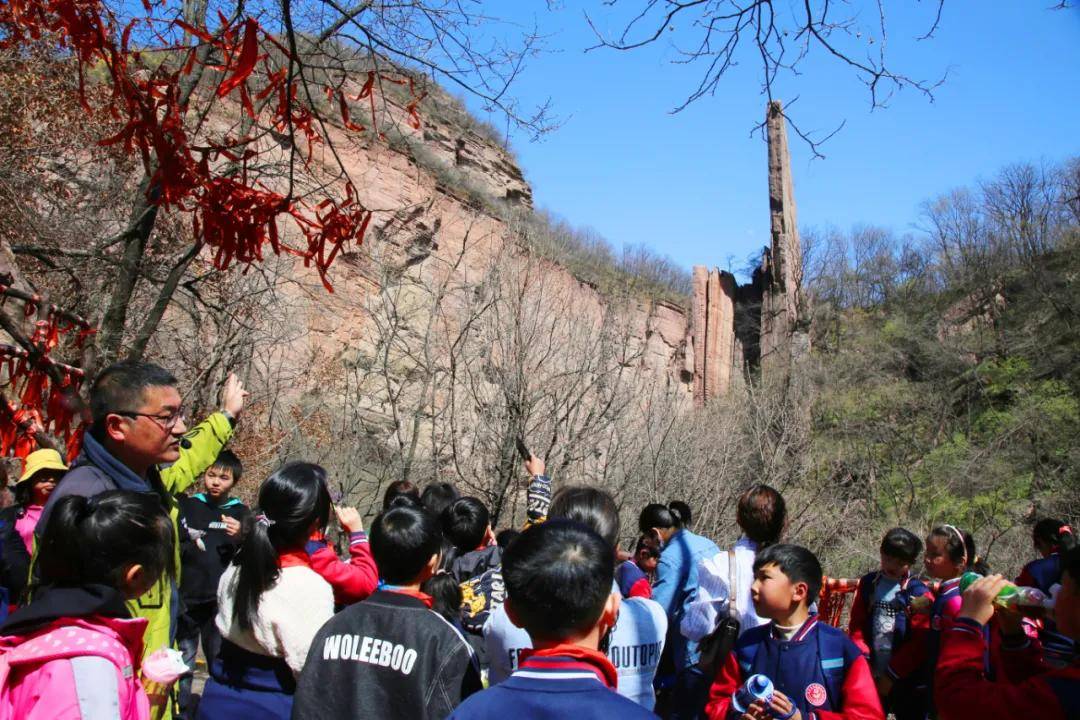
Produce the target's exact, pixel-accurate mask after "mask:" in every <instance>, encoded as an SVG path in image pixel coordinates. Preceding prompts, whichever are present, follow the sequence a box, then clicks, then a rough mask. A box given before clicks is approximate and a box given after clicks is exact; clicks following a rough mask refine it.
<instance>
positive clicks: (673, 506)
mask: <svg viewBox="0 0 1080 720" xmlns="http://www.w3.org/2000/svg"><path fill="white" fill-rule="evenodd" d="M667 506H668V510H670V511H671V512H673V513H675V514H677V515H678V516H679V519H680V520H682V526H683V527H690V524H691V523H692V522H694V516H693V514H692V513H691V512H690V506H689V505H687V504H686V503H684V502H683V501H682V500H672V501H671V502H669V503H668V504H667Z"/></svg>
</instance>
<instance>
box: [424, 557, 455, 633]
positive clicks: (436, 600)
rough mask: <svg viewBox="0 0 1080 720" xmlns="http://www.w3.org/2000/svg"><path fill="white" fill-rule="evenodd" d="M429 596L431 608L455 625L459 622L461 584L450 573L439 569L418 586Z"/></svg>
mask: <svg viewBox="0 0 1080 720" xmlns="http://www.w3.org/2000/svg"><path fill="white" fill-rule="evenodd" d="M420 590H421V592H426V593H427V594H428V595H430V596H431V609H432V610H434V611H435V612H437V613H439V614H440V615H442V616H443V617H444V618H446V619H447V620H448V621H449V622H450V623H451V624H453V625H455V626H457V625H459V624H460V623H461V585H460V584H458V581H457V580H456V579H454V576H453V575H451V574H450V573H448V572H446V571H443V570H440V571H439V572H437V573H436V574H434V575H432V576H431V577H429V578H428V579H427V580H425V581H424V583H423V584H422V585H421V586H420Z"/></svg>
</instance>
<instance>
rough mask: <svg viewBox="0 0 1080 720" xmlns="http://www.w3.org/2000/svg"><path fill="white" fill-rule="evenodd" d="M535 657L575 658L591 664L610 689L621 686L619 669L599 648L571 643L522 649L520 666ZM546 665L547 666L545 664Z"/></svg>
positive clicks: (523, 665)
mask: <svg viewBox="0 0 1080 720" xmlns="http://www.w3.org/2000/svg"><path fill="white" fill-rule="evenodd" d="M534 657H535V658H547V657H564V658H573V659H574V660H577V661H579V662H580V663H582V664H585V665H589V666H590V669H592V670H593V671H595V672H596V673H597V675H598V676H599V677H598V679H599V680H601V681H603V683H604V684H605V685H607V686H608V687H609V688H610V689H612V690H615V689H617V688H618V687H619V673H618V671H616V670H615V666H614V665H612V664H611V661H610V660H608V657H607V655H605V654H604V653H602V652H600V651H599V650H589V649H588V648H583V647H581V646H580V645H570V644H562V645H556V646H555V647H550V648H544V649H543V650H533V649H532V648H528V649H524V650H522V651H521V662H520V665H519V667H525V666H526V665H527V663H528V660H529V658H534ZM545 667H547V666H546V665H545Z"/></svg>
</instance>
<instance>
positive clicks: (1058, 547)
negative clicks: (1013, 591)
mask: <svg viewBox="0 0 1080 720" xmlns="http://www.w3.org/2000/svg"><path fill="white" fill-rule="evenodd" d="M1031 539H1032V541H1033V542H1034V543H1035V549H1036V550H1037V551H1038V552H1039V554H1040V555H1041V556H1042V557H1041V558H1039V559H1038V560H1032V561H1031V562H1029V563H1028V564H1027V565H1025V566H1024V569H1023V570H1021V571H1020V576H1019V577H1018V578H1017V579H1016V584H1017V585H1020V586H1022V587H1034V588H1038V589H1040V590H1042V591H1043V592H1044V593H1046V594H1047V595H1053V594H1054V593H1053V590H1054V587H1055V586H1060V585H1061V583H1062V571H1063V567H1062V564H1063V563H1062V558H1063V557H1064V556H1065V555H1066V554H1067V553H1069V552H1070V551H1071V550H1073V549H1075V548H1076V547H1077V542H1076V535H1075V534H1074V533H1073V529H1072V528H1071V527H1069V525H1068V524H1067V523H1065V522H1062V521H1061V520H1057V519H1055V518H1043V519H1042V520H1040V521H1039V522H1037V523H1035V527H1034V528H1032V530H1031ZM1035 627H1036V629H1037V631H1038V636H1039V642H1040V643H1041V644H1042V648H1043V659H1044V660H1045V661H1046V663H1047V664H1049V665H1052V666H1055V667H1065V666H1067V665H1070V664H1072V663H1073V661H1074V660H1075V647H1076V644H1075V642H1073V641H1072V640H1070V639H1068V638H1066V637H1064V636H1062V634H1061V632H1060V629H1059V628H1058V627H1057V623H1056V621H1055V619H1054V618H1053V617H1045V618H1042V619H1041V620H1039V621H1038V622H1037V623H1036V625H1035Z"/></svg>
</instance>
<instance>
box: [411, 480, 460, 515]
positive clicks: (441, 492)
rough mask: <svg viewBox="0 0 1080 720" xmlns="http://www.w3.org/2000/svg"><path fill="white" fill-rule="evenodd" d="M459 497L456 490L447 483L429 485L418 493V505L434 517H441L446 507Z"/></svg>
mask: <svg viewBox="0 0 1080 720" xmlns="http://www.w3.org/2000/svg"><path fill="white" fill-rule="evenodd" d="M459 497H460V495H459V494H458V491H457V488H456V487H454V486H453V485H452V484H451V483H448V482H437V483H431V484H430V485H428V486H427V487H425V488H424V492H422V493H420V503H421V504H422V505H423V506H424V507H425V508H427V511H428V512H429V513H431V514H432V516H434V517H439V516H440V515H442V511H443V510H445V509H446V506H447V505H449V504H450V503H452V502H454V501H455V500H457V499H458V498H459Z"/></svg>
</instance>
